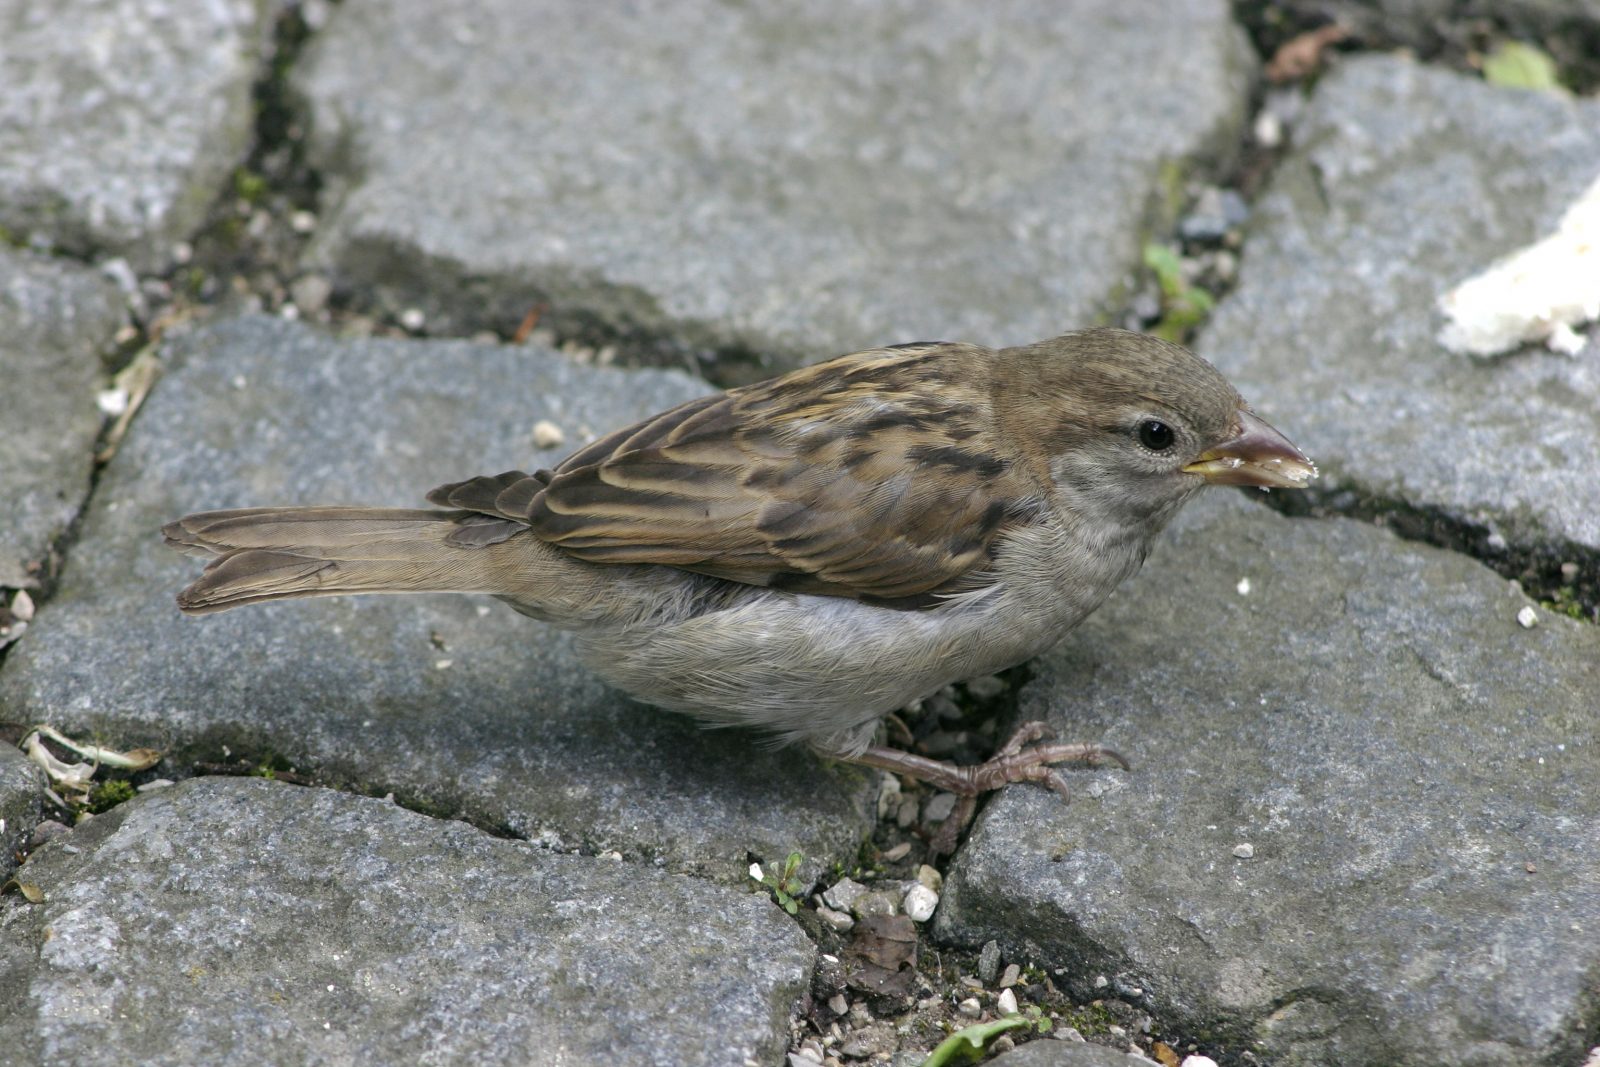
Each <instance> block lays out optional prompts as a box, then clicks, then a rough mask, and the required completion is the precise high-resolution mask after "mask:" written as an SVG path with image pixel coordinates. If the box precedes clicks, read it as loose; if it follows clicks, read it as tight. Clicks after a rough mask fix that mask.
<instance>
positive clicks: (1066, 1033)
mask: <svg viewBox="0 0 1600 1067" xmlns="http://www.w3.org/2000/svg"><path fill="white" fill-rule="evenodd" d="M1055 1038H1056V1040H1057V1041H1072V1042H1075V1043H1077V1044H1079V1045H1083V1044H1087V1043H1088V1041H1089V1039H1088V1038H1086V1037H1084V1036H1083V1035H1082V1034H1081V1033H1079V1032H1078V1028H1077V1027H1076V1026H1059V1027H1057V1028H1056V1030H1055Z"/></svg>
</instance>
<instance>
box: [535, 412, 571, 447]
mask: <svg viewBox="0 0 1600 1067" xmlns="http://www.w3.org/2000/svg"><path fill="white" fill-rule="evenodd" d="M566 439H567V435H566V434H564V433H562V432H561V427H559V426H557V425H556V424H555V423H553V422H551V421H550V420H549V419H540V420H539V421H538V422H536V423H534V424H533V447H534V448H555V447H556V446H557V445H559V444H561V443H562V442H564V441H565V440H566Z"/></svg>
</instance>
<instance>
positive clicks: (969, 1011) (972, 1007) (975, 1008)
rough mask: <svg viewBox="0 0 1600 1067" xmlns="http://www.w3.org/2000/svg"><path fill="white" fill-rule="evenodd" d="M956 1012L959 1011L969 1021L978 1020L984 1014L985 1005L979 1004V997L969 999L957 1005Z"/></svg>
mask: <svg viewBox="0 0 1600 1067" xmlns="http://www.w3.org/2000/svg"><path fill="white" fill-rule="evenodd" d="M956 1011H959V1012H960V1013H961V1014H962V1015H965V1016H966V1017H967V1018H969V1019H976V1018H977V1017H978V1016H980V1015H982V1014H983V1005H982V1004H979V1003H978V998H977V997H968V998H967V999H966V1000H963V1001H962V1002H961V1003H960V1004H957V1005H956Z"/></svg>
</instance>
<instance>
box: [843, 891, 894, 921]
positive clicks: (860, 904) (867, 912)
mask: <svg viewBox="0 0 1600 1067" xmlns="http://www.w3.org/2000/svg"><path fill="white" fill-rule="evenodd" d="M898 910H899V901H898V900H897V899H896V898H895V896H893V895H892V894H889V893H886V892H883V891H882V890H872V891H870V892H866V893H862V894H861V895H860V896H859V897H856V899H855V900H853V901H852V902H851V904H850V914H852V915H854V916H855V917H856V918H858V919H865V918H867V917H869V916H872V915H893V914H895V912H896V911H898Z"/></svg>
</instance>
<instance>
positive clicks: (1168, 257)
mask: <svg viewBox="0 0 1600 1067" xmlns="http://www.w3.org/2000/svg"><path fill="white" fill-rule="evenodd" d="M1144 265H1145V266H1147V267H1149V268H1150V269H1151V270H1152V271H1154V272H1155V275H1156V283H1157V284H1159V285H1160V286H1161V294H1162V295H1163V296H1166V297H1169V298H1170V297H1175V296H1178V295H1180V294H1181V293H1182V292H1183V290H1184V288H1185V285H1184V281H1183V261H1182V260H1180V259H1179V258H1178V253H1176V252H1174V251H1173V250H1172V249H1170V248H1168V247H1167V246H1166V245H1162V244H1156V243H1155V242H1153V241H1152V242H1151V243H1150V244H1147V245H1145V246H1144Z"/></svg>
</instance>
